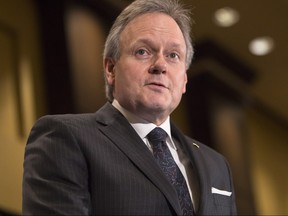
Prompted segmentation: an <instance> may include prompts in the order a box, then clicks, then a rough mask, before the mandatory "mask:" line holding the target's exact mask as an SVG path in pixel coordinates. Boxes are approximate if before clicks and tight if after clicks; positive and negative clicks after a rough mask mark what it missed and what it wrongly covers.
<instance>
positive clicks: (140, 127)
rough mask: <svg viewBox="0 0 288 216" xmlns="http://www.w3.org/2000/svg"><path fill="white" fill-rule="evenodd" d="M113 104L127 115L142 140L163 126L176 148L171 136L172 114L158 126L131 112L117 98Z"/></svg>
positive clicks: (169, 140)
mask: <svg viewBox="0 0 288 216" xmlns="http://www.w3.org/2000/svg"><path fill="white" fill-rule="evenodd" d="M112 105H113V106H114V107H115V108H116V109H117V110H119V111H120V112H121V113H122V114H123V115H124V116H125V118H126V119H127V120H128V122H129V123H130V124H131V126H132V127H133V128H134V130H135V131H136V132H137V134H138V135H139V136H140V137H141V139H142V140H144V139H146V136H147V135H148V134H149V133H150V132H151V131H152V130H153V129H154V128H155V127H161V128H162V129H163V130H165V132H166V133H167V134H168V140H167V141H168V143H169V145H170V146H171V147H172V148H174V149H175V150H176V146H175V144H174V142H173V139H172V136H171V127H170V116H168V118H167V119H166V120H165V121H164V122H163V123H162V124H161V125H159V126H157V125H155V124H153V123H151V122H148V121H146V120H144V119H142V118H140V117H138V116H136V115H135V114H133V113H131V112H129V111H128V110H126V109H125V108H124V107H122V106H121V105H120V104H119V102H118V101H117V100H116V99H114V100H113V102H112Z"/></svg>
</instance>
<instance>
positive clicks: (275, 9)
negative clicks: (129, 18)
mask: <svg viewBox="0 0 288 216" xmlns="http://www.w3.org/2000/svg"><path fill="white" fill-rule="evenodd" d="M130 2H131V1H129V0H57V1H53V0H41V1H38V0H10V1H7V0H0V214H2V215H10V214H20V213H21V202H22V200H21V190H22V188H21V184H22V174H23V157H24V148H25V143H26V139H27V136H28V134H29V131H30V129H31V127H32V125H33V123H34V122H35V121H36V119H37V118H39V117H40V116H43V115H46V114H56V113H82V112H95V111H96V110H97V109H98V108H99V107H100V106H102V105H103V104H104V103H105V102H106V100H105V96H104V80H103V70H102V51H103V45H104V41H105V38H106V35H107V34H108V31H109V28H110V26H111V24H112V22H113V20H114V19H115V17H116V16H117V15H118V14H119V13H120V11H121V10H122V9H123V8H124V7H125V6H126V5H128V4H129V3H130ZM183 3H185V4H186V5H187V6H189V7H190V8H191V13H192V17H193V20H194V22H193V27H192V30H193V34H192V38H193V43H194V47H195V57H194V60H193V64H192V66H191V68H190V69H189V71H188V77H189V83H188V86H187V93H186V94H185V95H184V96H183V100H182V102H181V104H180V106H179V108H178V109H177V110H176V111H175V112H174V113H173V115H172V119H173V120H174V122H176V123H177V124H178V126H179V127H180V128H181V129H182V130H183V131H184V132H185V133H186V134H188V135H190V136H192V137H194V138H195V139H198V140H199V141H201V142H204V143H205V144H206V145H208V146H211V147H212V148H214V149H216V150H217V151H219V152H221V153H222V154H223V155H225V157H226V158H227V160H228V161H229V163H230V165H231V168H232V173H233V177H234V185H235V189H236V197H237V206H238V212H239V214H240V215H245V214H247V215H285V214H288V184H287V182H288V172H287V164H288V157H287V150H288V87H287V82H288V61H287V54H286V53H287V50H288V43H287V38H288V30H287V24H285V23H286V22H287V19H288V13H287V8H288V1H287V0H277V1H271V0H253V1H231V0H217V1H215V0H183ZM285 26H286V27H285Z"/></svg>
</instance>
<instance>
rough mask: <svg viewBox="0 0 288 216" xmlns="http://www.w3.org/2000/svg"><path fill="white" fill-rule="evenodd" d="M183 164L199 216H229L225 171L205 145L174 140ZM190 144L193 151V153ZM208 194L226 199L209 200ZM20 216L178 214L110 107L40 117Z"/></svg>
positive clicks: (147, 155)
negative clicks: (185, 161) (184, 158)
mask: <svg viewBox="0 0 288 216" xmlns="http://www.w3.org/2000/svg"><path fill="white" fill-rule="evenodd" d="M171 130H172V136H173V139H176V140H177V141H178V142H179V143H180V144H181V148H182V149H183V151H185V152H186V154H188V155H189V157H190V158H191V167H192V169H193V171H194V176H195V179H196V180H195V181H196V184H195V185H199V186H198V187H197V186H196V187H194V189H193V192H195V193H196V192H197V193H196V194H198V196H197V197H196V196H195V197H196V198H194V199H195V203H194V206H195V209H196V211H197V214H199V215H232V214H236V207H235V196H234V190H233V185H232V179H231V174H230V171H229V166H228V164H227V162H226V161H225V159H224V158H223V157H222V156H221V155H220V154H218V153H216V152H215V151H213V150H212V149H210V148H208V147H207V146H205V145H203V144H201V143H199V142H197V141H195V140H192V139H190V138H188V137H186V136H184V135H182V134H181V133H180V131H179V130H178V129H177V128H176V127H175V126H174V125H173V124H171ZM193 143H196V144H197V145H199V148H197V147H196V146H195V145H194V144H193ZM211 187H215V188H218V189H221V190H226V191H231V192H233V193H232V196H224V195H219V194H212V193H211ZM23 214H24V215H27V214H35V215H47V214H73V215H85V214H99V215H105V214H106V215H114V214H118V215H175V214H178V215H181V209H180V205H179V202H178V198H177V194H176V192H175V190H174V189H173V187H172V186H171V185H170V184H169V183H168V181H167V180H166V178H165V176H164V174H163V173H162V172H161V170H160V168H159V167H158V166H157V164H156V162H155V160H154V158H153V155H152V154H151V152H150V151H149V150H148V148H147V147H146V145H145V144H144V142H143V141H142V140H141V138H140V137H139V136H138V134H137V133H136V132H135V130H134V129H133V128H132V127H131V125H130V124H129V122H128V121H127V120H126V119H125V118H124V117H123V115H122V114H121V113H120V112H119V111H118V110H116V109H115V108H114V107H113V106H112V105H111V104H110V103H107V104H105V105H104V106H103V107H102V108H101V109H100V110H99V111H98V112H96V113H93V114H73V115H71V114H67V115H52V116H45V117H43V118H41V119H40V120H39V121H37V123H36V124H35V125H34V127H33V129H32V130H31V134H30V136H29V139H28V142H27V145H26V151H25V160H24V177H23Z"/></svg>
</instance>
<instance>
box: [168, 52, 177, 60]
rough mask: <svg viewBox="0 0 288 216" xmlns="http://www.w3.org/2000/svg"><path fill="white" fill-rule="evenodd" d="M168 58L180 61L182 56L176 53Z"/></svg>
mask: <svg viewBox="0 0 288 216" xmlns="http://www.w3.org/2000/svg"><path fill="white" fill-rule="evenodd" d="M168 57H169V58H171V59H179V58H180V56H179V55H178V54H177V53H175V52H172V53H170V54H169V55H168Z"/></svg>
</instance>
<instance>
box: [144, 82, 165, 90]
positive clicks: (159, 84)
mask: <svg viewBox="0 0 288 216" xmlns="http://www.w3.org/2000/svg"><path fill="white" fill-rule="evenodd" d="M146 85H149V86H156V87H162V88H166V89H168V86H167V85H165V84H164V83H161V82H148V83H147V84H146Z"/></svg>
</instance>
